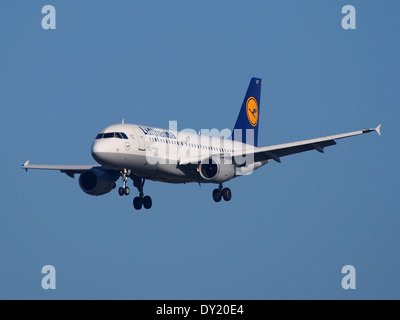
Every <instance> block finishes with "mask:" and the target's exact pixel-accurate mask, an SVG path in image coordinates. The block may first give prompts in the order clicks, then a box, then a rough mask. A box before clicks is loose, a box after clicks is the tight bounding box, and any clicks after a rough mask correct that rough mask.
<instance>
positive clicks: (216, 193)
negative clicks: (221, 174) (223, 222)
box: [213, 189, 222, 202]
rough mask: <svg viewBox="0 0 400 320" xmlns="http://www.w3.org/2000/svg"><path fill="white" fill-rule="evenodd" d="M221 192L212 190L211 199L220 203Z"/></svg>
mask: <svg viewBox="0 0 400 320" xmlns="http://www.w3.org/2000/svg"><path fill="white" fill-rule="evenodd" d="M221 197H222V195H221V191H219V189H214V191H213V199H214V201H215V202H220V201H221Z"/></svg>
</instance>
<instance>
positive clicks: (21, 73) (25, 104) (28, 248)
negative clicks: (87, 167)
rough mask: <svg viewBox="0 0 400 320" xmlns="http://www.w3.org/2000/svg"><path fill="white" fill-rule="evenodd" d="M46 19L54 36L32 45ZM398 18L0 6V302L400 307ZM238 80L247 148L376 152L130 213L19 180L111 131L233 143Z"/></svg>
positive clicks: (259, 10) (325, 7)
mask: <svg viewBox="0 0 400 320" xmlns="http://www.w3.org/2000/svg"><path fill="white" fill-rule="evenodd" d="M46 4H52V5H53V6H54V7H55V8H56V12H57V13H56V30H43V29H42V27H41V20H42V17H43V16H44V15H43V14H42V13H41V9H42V7H43V6H44V5H46ZM347 4H352V5H354V6H355V8H356V10H357V11H356V12H357V29H356V30H344V29H343V28H342V26H341V20H342V18H343V16H344V15H343V14H342V13H341V9H342V7H343V6H344V5H347ZM399 14H400V3H398V2H395V1H373V0H365V1H352V0H349V1H339V0H335V1H328V0H324V1H321V0H318V1H317V0H315V1H311V0H306V1H294V0H293V1H283V0H282V1H266V0H263V1H255V0H248V1H236V0H232V1H208V0H207V1H183V0H180V1H172V0H169V1H96V2H93V1H80V2H79V3H78V2H77V3H71V2H66V1H57V0H52V1H51V2H47V1H46V2H45V1H11V0H2V1H1V2H0V28H1V32H0V43H1V50H0V106H1V108H0V119H1V120H0V121H1V126H0V130H1V134H0V142H1V147H2V148H1V149H2V151H1V152H2V153H1V154H2V157H1V158H2V162H1V163H2V165H1V167H0V173H1V179H0V181H1V189H0V191H1V192H0V197H1V198H0V199H1V214H0V253H1V264H0V298H1V299H15V298H18V299H399V298H400V289H399V288H400V277H399V270H400V256H399V255H400V254H399V252H400V250H399V240H400V239H399V232H398V230H399V222H400V218H399V212H400V210H399V203H398V201H397V198H398V195H399V187H400V184H399V181H400V175H399V169H398V168H399V166H398V159H399V157H400V154H399V149H398V145H399V134H398V130H397V129H396V128H397V126H398V119H399V116H400V112H399V98H400V94H399V92H400V90H399V88H400V87H399V85H400V81H399V74H400V70H399V69H400V68H399V67H400V63H399V56H400V45H399V40H398V39H400V22H399V19H398V17H399ZM253 76H255V77H260V78H262V79H263V88H262V93H261V108H260V110H261V111H260V112H261V113H260V129H259V130H260V131H259V144H260V145H262V146H264V145H273V144H279V143H285V142H291V141H297V140H303V139H309V138H315V137H321V136H325V135H330V134H336V133H342V132H348V131H353V130H358V129H364V128H372V127H375V126H377V125H378V124H379V123H382V136H381V137H379V136H378V135H377V134H374V133H372V134H368V135H365V136H362V137H355V138H350V139H346V140H341V141H339V142H338V145H337V146H333V147H330V148H327V149H326V150H325V151H326V152H325V154H323V155H322V154H320V153H318V152H308V153H304V154H300V155H294V156H291V157H286V158H283V159H282V163H281V164H278V163H275V162H273V163H270V164H268V165H267V166H265V167H263V168H262V169H260V170H258V171H257V172H256V173H254V174H252V175H250V176H248V177H243V178H240V179H236V180H232V181H231V182H229V183H227V184H226V186H229V187H230V188H231V190H232V193H233V199H232V201H231V202H229V203H219V204H216V203H214V202H213V200H212V196H211V193H212V189H213V188H214V187H213V186H211V185H202V186H201V187H199V186H198V185H196V184H188V185H169V184H162V183H158V182H147V183H146V186H145V193H146V194H150V195H151V196H152V198H153V208H152V210H151V211H140V212H136V211H134V210H133V207H132V198H133V197H132V196H130V197H123V198H120V197H119V196H118V194H117V192H116V191H115V190H114V191H113V192H111V193H109V194H107V195H104V196H102V197H91V196H89V195H86V194H85V193H83V192H82V191H81V190H80V188H79V185H78V179H74V180H73V179H70V178H69V177H67V176H66V175H63V174H61V173H59V172H40V171H30V172H28V173H26V172H25V171H24V170H22V169H21V168H20V166H21V165H22V164H23V163H24V162H25V161H26V160H28V159H29V160H30V161H31V162H32V163H43V164H92V163H94V160H93V159H92V158H91V155H90V146H91V143H92V141H93V139H94V137H95V136H96V134H97V132H99V131H100V130H101V129H103V128H104V127H106V126H108V125H110V124H114V123H119V122H120V121H121V120H122V118H125V121H126V122H130V123H138V124H145V125H151V126H156V127H161V128H163V127H164V128H165V127H168V122H169V121H170V120H177V121H178V128H179V129H184V128H193V129H195V130H200V129H202V128H207V129H212V128H218V129H223V128H232V127H233V125H234V123H235V121H236V117H237V114H238V112H239V109H240V105H241V103H242V100H243V97H244V94H245V91H246V89H247V86H248V83H249V80H250V78H251V77H253ZM131 190H133V188H131ZM44 265H53V266H54V267H55V269H56V280H57V289H56V290H47V291H46V290H43V289H42V287H41V280H42V277H43V276H44V275H42V274H41V269H42V267H43V266H44ZM344 265H353V266H354V267H355V268H356V272H357V274H356V279H357V289H356V290H347V291H346V290H343V289H342V287H341V280H342V278H343V276H344V275H343V274H341V269H342V267H343V266H344Z"/></svg>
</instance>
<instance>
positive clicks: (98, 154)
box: [92, 140, 105, 164]
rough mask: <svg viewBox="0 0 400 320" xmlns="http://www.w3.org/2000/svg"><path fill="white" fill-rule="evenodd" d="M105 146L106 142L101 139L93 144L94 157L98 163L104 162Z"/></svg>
mask: <svg viewBox="0 0 400 320" xmlns="http://www.w3.org/2000/svg"><path fill="white" fill-rule="evenodd" d="M104 154H105V148H104V144H103V143H102V142H101V141H97V140H96V141H94V142H93V145H92V157H93V159H94V160H96V161H97V162H98V163H100V164H101V163H102V162H103V161H102V160H103V159H104Z"/></svg>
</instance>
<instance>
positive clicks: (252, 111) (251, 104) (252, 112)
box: [246, 97, 258, 127]
mask: <svg viewBox="0 0 400 320" xmlns="http://www.w3.org/2000/svg"><path fill="white" fill-rule="evenodd" d="M246 113H247V119H249V122H250V124H251V125H252V126H253V127H255V126H256V125H257V123H258V104H257V100H256V99H255V98H254V97H250V98H249V99H247V103H246Z"/></svg>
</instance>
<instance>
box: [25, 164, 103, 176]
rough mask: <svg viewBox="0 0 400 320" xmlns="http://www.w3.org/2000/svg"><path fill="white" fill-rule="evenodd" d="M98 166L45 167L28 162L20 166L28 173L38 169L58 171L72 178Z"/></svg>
mask: <svg viewBox="0 0 400 320" xmlns="http://www.w3.org/2000/svg"><path fill="white" fill-rule="evenodd" d="M100 167H101V166H100V165H81V166H74V165H72V166H71V165H47V164H30V163H29V160H28V161H27V162H25V164H24V165H23V166H22V169H25V170H26V171H28V169H39V170H60V171H61V172H62V173H65V174H66V175H67V176H69V177H71V178H73V177H74V174H75V173H82V172H84V171H86V170H89V169H92V168H100Z"/></svg>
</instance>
